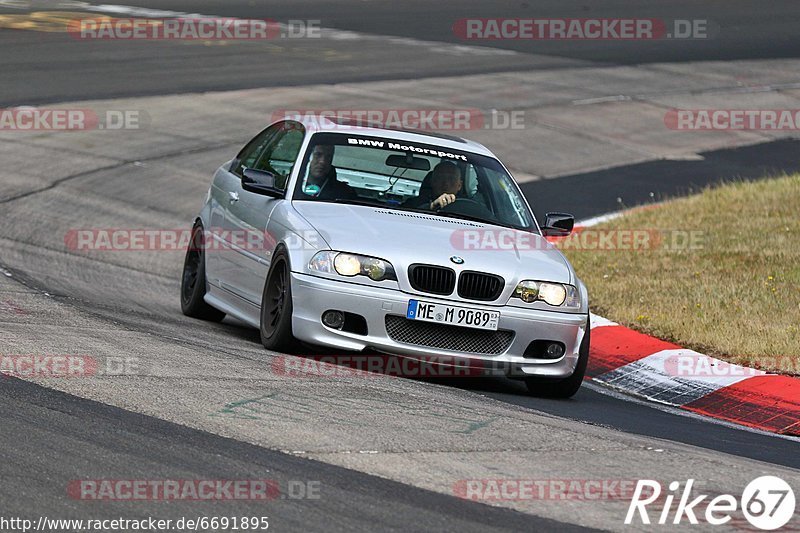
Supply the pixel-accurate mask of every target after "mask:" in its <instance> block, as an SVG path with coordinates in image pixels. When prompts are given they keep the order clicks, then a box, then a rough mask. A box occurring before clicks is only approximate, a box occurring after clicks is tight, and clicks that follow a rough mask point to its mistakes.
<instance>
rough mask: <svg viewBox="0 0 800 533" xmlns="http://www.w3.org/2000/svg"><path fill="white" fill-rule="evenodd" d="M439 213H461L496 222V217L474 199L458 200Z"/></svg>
mask: <svg viewBox="0 0 800 533" xmlns="http://www.w3.org/2000/svg"><path fill="white" fill-rule="evenodd" d="M439 211H444V212H445V213H460V214H462V215H469V216H474V217H480V218H485V219H488V220H494V219H495V216H494V213H492V212H491V211H490V210H489V209H488V208H487V207H486V206H485V205H483V204H482V203H480V202H479V201H477V200H473V199H472V198H456V200H455V201H454V202H453V203H452V204H447V205H446V206H444V207H443V208H441V209H440V210H439Z"/></svg>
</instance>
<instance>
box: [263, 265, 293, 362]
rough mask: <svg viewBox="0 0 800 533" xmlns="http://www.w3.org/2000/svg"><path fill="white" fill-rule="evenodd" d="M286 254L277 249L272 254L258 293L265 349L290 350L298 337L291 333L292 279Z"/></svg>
mask: <svg viewBox="0 0 800 533" xmlns="http://www.w3.org/2000/svg"><path fill="white" fill-rule="evenodd" d="M291 279H292V277H291V271H290V269H289V258H288V257H287V255H286V252H285V251H283V250H280V251H278V252H276V253H275V255H274V256H273V258H272V264H271V265H270V267H269V274H267V281H266V282H265V283H264V293H263V294H262V296H261V327H260V328H259V329H260V330H261V344H263V345H264V348H266V349H268V350H273V351H276V352H291V351H292V350H293V349H294V348H295V347H296V346H297V341H296V340H295V338H294V335H292V283H291Z"/></svg>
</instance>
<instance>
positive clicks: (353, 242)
mask: <svg viewBox="0 0 800 533" xmlns="http://www.w3.org/2000/svg"><path fill="white" fill-rule="evenodd" d="M293 207H294V208H295V210H296V211H297V212H298V213H300V215H301V216H302V217H303V218H305V219H306V220H307V221H308V222H309V224H311V225H312V226H313V227H314V229H315V230H316V231H317V232H319V234H320V235H321V236H322V238H323V239H324V240H325V241H326V242H327V243H328V245H329V246H330V247H331V249H332V250H339V251H344V252H352V253H358V254H363V255H369V256H373V257H378V258H381V259H385V260H387V261H389V262H390V263H392V265H393V266H394V268H395V270H396V271H398V274H400V272H403V273H404V272H405V271H406V269H407V268H408V266H409V265H411V264H413V263H425V264H432V265H442V266H447V267H449V268H452V269H454V270H456V271H459V270H474V271H479V272H488V273H492V274H498V275H500V276H502V277H503V278H504V279H505V280H506V283H508V284H513V285H514V286H516V283H517V282H518V281H520V280H523V279H534V280H540V281H554V282H560V283H574V279H573V276H572V270H571V268H570V266H569V263H568V262H567V260H566V259H565V258H564V256H563V255H562V254H561V252H560V251H559V250H558V249H556V248H555V247H554V246H553V245H552V244H550V243H548V242H547V241H546V239H544V238H543V237H541V236H540V235H537V234H534V233H531V232H527V231H519V230H514V229H510V228H504V227H501V226H494V225H490V224H482V223H477V222H472V221H467V220H459V219H455V218H443V217H437V216H433V215H428V214H425V213H416V212H410V211H399V210H392V209H384V208H379V207H368V206H358V205H348V204H335V203H326V202H310V201H309V202H306V201H301V202H293ZM451 258H460V259H463V263H462V264H456V263H455V262H454V261H452V260H451ZM456 261H458V259H456ZM403 277H405V276H403Z"/></svg>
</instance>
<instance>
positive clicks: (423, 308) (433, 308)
mask: <svg viewBox="0 0 800 533" xmlns="http://www.w3.org/2000/svg"><path fill="white" fill-rule="evenodd" d="M406 318H408V319H409V320H422V321H423V322H437V323H439V324H452V325H453V326H464V327H466V328H475V329H490V330H492V331H496V330H497V323H498V322H499V321H500V311H482V310H480V309H470V308H469V307H458V306H455V305H444V304H434V303H431V302H420V301H419V300H409V302H408V310H407V311H406Z"/></svg>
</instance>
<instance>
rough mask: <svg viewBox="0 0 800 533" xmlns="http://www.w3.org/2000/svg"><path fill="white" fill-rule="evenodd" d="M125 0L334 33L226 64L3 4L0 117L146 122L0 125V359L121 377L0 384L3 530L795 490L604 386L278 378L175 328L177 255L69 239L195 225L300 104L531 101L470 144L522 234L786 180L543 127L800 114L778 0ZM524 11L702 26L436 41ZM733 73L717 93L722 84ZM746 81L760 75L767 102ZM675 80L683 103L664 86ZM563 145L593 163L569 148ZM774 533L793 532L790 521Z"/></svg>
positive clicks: (345, 527) (207, 49) (794, 455)
mask: <svg viewBox="0 0 800 533" xmlns="http://www.w3.org/2000/svg"><path fill="white" fill-rule="evenodd" d="M94 3H95V4H99V3H97V2H94ZM124 4H125V5H126V6H139V7H142V8H153V9H159V10H172V11H178V12H185V13H190V14H191V13H200V14H206V15H217V16H230V17H240V18H271V19H276V20H278V21H286V20H289V19H297V20H309V19H314V20H320V21H321V26H322V27H323V28H325V29H326V30H325V32H326V33H325V34H324V36H323V38H321V39H297V40H289V39H286V40H278V41H276V42H274V43H235V42H234V43H228V44H225V45H222V44H219V43H198V42H191V43H189V42H155V43H153V42H148V43H143V42H103V41H98V42H81V41H78V40H76V39H74V38H72V37H70V36H69V35H67V34H66V33H64V32H63V31H49V30H48V31H45V30H44V29H43V28H45V27H46V24H45V23H43V22H41V21H43V20H47V21H52V20H53V17H54V15H53V14H52V13H54V12H59V11H63V12H65V13H87V11H86V6H85V4H80V3H73V4H70V5H69V6H64V5H59V3H58V2H56V1H47V2H44V1H42V2H35V1H34V2H17V1H5V2H4V1H0V49H2V50H3V52H4V53H3V54H0V69H1V70H0V72H2V74H0V108H5V107H11V106H18V105H38V104H45V103H47V104H53V105H54V106H56V107H57V106H58V105H62V106H63V107H77V108H81V107H92V108H97V109H136V110H139V111H143V112H144V113H143V116H146V119H147V120H146V124H145V125H146V128H145V129H143V130H139V131H119V132H101V131H89V132H24V133H21V132H3V131H0V163H2V167H0V355H3V354H7V355H8V354H80V355H86V356H91V357H93V358H96V359H97V360H98V361H100V362H102V364H103V365H106V367H107V366H108V365H110V364H111V363H115V362H116V363H119V362H120V361H122V362H129V363H131V368H130V369H129V370H130V372H127V371H120V372H118V373H113V372H105V373H102V375H98V376H94V377H92V378H90V379H80V378H72V379H37V380H35V382H32V381H22V380H19V379H16V378H10V377H3V378H2V379H0V428H2V429H0V477H1V479H2V480H3V483H2V484H1V485H0V516H2V517H25V518H30V519H33V520H36V519H37V518H38V517H41V516H47V517H49V518H76V519H88V518H113V517H119V516H121V517H130V518H134V517H139V518H145V517H157V518H164V519H166V518H170V519H174V520H177V519H179V518H181V517H192V518H195V517H198V516H269V521H270V529H275V530H277V531H383V530H387V531H494V530H497V531H506V530H509V531H525V530H529V531H571V530H573V529H574V530H578V529H583V528H589V529H605V530H622V529H625V526H624V524H623V519H624V517H625V512H626V510H627V504H628V500H626V499H625V498H609V499H607V500H597V501H581V500H559V499H543V500H536V499H524V498H510V499H508V500H505V501H496V500H490V501H472V500H468V499H464V498H461V497H459V489H458V487H462V486H463V485H464V483H465V481H466V480H477V479H482V480H486V479H502V478H508V479H540V480H617V481H619V480H631V479H633V480H635V479H644V478H647V479H655V480H661V481H662V482H665V483H668V482H669V481H672V480H679V481H681V482H684V481H685V480H687V479H689V478H693V479H695V480H697V485H698V486H699V488H700V490H702V491H705V493H708V494H723V493H731V494H741V491H742V489H743V488H744V486H745V485H746V484H747V483H748V482H749V481H751V480H752V479H754V478H756V477H758V476H760V475H767V474H774V475H777V476H780V477H782V478H783V479H785V480H787V481H788V482H790V483H792V484H794V486H795V487H800V483H798V482H800V471H798V469H800V453H798V442H797V440H795V439H790V438H782V437H777V436H773V435H769V434H765V433H760V432H755V431H750V430H745V429H742V428H738V427H732V426H729V425H723V424H720V423H716V422H714V421H711V420H708V419H704V418H701V417H689V416H686V415H685V414H681V413H677V412H674V411H670V410H666V409H662V408H659V407H657V406H653V405H650V404H645V403H642V402H638V401H634V400H632V399H630V398H625V397H621V396H619V395H617V394H614V393H612V392H610V391H608V390H604V389H602V388H600V387H598V386H595V385H586V386H584V387H583V388H582V389H581V391H580V392H579V393H578V394H577V395H576V396H575V397H574V398H572V399H571V400H568V401H556V400H544V399H539V398H534V397H530V396H527V395H526V394H525V392H524V386H523V385H522V384H521V383H518V382H514V381H510V380H506V379H501V378H492V379H489V378H482V379H466V378H465V379H460V380H440V379H438V380H437V379H433V380H413V379H400V378H392V377H388V376H382V375H377V376H375V377H371V378H364V377H345V378H336V379H326V378H293V377H286V376H281V375H279V374H277V373H276V372H274V369H275V368H277V367H276V362H280V361H284V360H285V358H286V357H287V355H285V354H277V353H272V352H267V351H265V350H264V349H263V347H262V346H261V344H260V341H259V337H258V332H257V331H253V330H250V329H248V328H245V327H243V326H242V325H241V324H239V323H237V322H236V321H234V320H231V319H226V320H225V321H224V322H223V323H221V324H207V323H203V322H199V321H196V320H192V319H189V318H187V317H185V316H183V315H182V314H181V312H180V305H179V298H178V296H179V286H180V273H181V266H182V259H183V254H182V252H180V251H169V252H163V251H145V252H111V253H103V252H81V251H76V250H74V249H70V248H69V246H68V245H66V244H65V235H66V234H67V233H68V232H69V231H70V230H74V229H78V228H145V227H148V228H167V229H176V230H177V229H187V228H189V227H190V225H191V221H192V220H193V217H194V216H195V215H196V213H197V211H198V209H199V207H200V206H201V204H202V201H203V198H204V195H205V193H206V190H207V188H208V184H209V182H210V178H211V175H212V173H213V171H214V170H215V169H216V167H217V166H218V165H219V164H221V163H222V162H224V161H225V160H227V159H229V158H230V157H232V156H233V155H234V154H235V152H236V151H237V150H238V148H239V147H240V146H241V145H242V144H243V143H244V142H246V141H247V140H248V139H249V138H251V137H252V135H253V134H254V133H255V132H256V131H258V129H259V128H260V127H262V126H263V125H265V124H266V123H267V122H268V119H269V113H270V111H271V110H272V109H280V108H287V107H290V106H293V105H294V106H304V107H307V108H315V107H317V108H318V107H321V106H326V105H328V106H336V105H340V106H341V107H344V108H347V107H350V108H353V107H356V106H369V105H373V106H378V107H379V108H385V107H390V106H391V105H396V106H399V107H409V106H414V105H420V102H432V103H438V102H442V101H448V102H462V101H463V105H465V106H478V107H481V108H495V107H497V108H506V107H508V108H514V107H515V106H516V105H517V104H518V102H517V101H516V100H514V99H515V98H529V99H530V102H525V103H524V105H523V104H522V103H520V104H519V105H520V106H521V107H523V108H525V109H528V110H530V109H533V113H534V116H536V117H537V118H536V120H535V121H534V122H533V123H532V126H531V127H530V128H529V129H526V130H524V131H522V132H507V131H506V132H502V133H497V134H496V135H495V133H494V132H487V131H479V132H475V135H476V136H477V137H479V139H478V140H479V141H480V142H482V143H484V144H486V145H487V146H488V147H489V148H490V149H493V150H495V149H497V151H498V153H499V154H500V156H501V158H502V159H503V160H504V161H505V162H506V163H507V164H508V165H509V168H511V169H512V170H514V171H519V173H520V175H521V176H524V179H521V181H522V182H523V183H522V188H523V190H524V192H525V194H526V196H527V197H528V198H529V199H530V201H531V203H532V205H533V206H534V209H535V211H536V213H537V215H539V216H541V214H542V213H543V212H545V211H554V210H556V211H567V212H573V213H574V214H575V215H576V216H577V217H578V218H579V219H581V218H587V217H591V216H596V215H601V214H604V213H607V212H610V211H613V210H615V209H618V208H619V207H621V206H629V205H638V204H642V203H647V202H651V201H656V200H659V199H661V198H665V197H669V196H674V195H681V194H687V193H690V192H692V191H695V190H697V189H698V188H699V187H702V186H704V185H706V184H708V183H714V182H717V181H719V180H724V179H731V178H742V179H758V178H760V177H762V176H763V175H765V174H775V173H780V172H794V171H798V170H799V169H800V163H798V159H797V154H798V153H800V152H798V140H797V138H796V137H795V135H794V134H793V133H789V134H785V135H780V136H778V135H776V136H768V135H763V136H758V135H755V134H750V133H747V134H742V135H739V134H731V135H729V136H719V137H717V138H714V139H713V140H708V139H709V137H706V138H704V139H702V140H698V141H697V142H696V143H695V140H694V139H693V138H689V140H687V141H682V142H681V144H680V146H677V145H669V146H665V143H662V142H660V140H659V138H658V137H657V135H660V133H658V134H654V135H653V138H649V137H648V135H647V134H642V135H640V137H642V138H645V137H647V140H646V141H642V144H636V143H633V142H631V138H628V137H624V138H613V137H614V136H613V135H606V134H601V133H596V134H595V133H581V135H582V136H581V137H578V136H576V135H573V134H574V128H573V125H572V124H568V123H567V121H568V118H564V119H563V120H564V122H563V123H562V122H558V120H560V115H559V116H558V117H555V116H556V115H558V113H555V112H554V111H553V110H554V109H567V108H569V109H574V108H575V103H576V102H578V101H581V102H583V101H586V102H589V101H592V102H593V101H594V99H595V98H596V97H601V98H602V97H607V96H608V97H612V96H616V95H620V94H623V95H624V96H625V98H620V99H619V101H620V102H630V105H631V106H632V107H631V108H632V109H635V110H637V111H636V114H632V115H631V119H630V120H631V121H637V120H642V121H643V120H644V118H642V117H646V116H656V117H657V119H658V120H660V117H661V114H662V113H663V110H664V109H668V108H669V107H670V106H672V105H675V104H674V102H673V101H672V100H671V99H674V98H679V97H683V95H684V93H680V91H681V90H683V89H684V88H686V92H685V95H686V98H696V99H697V100H698V101H703V100H702V99H703V98H713V95H715V94H722V95H723V96H721V97H719V98H722V102H723V104H721V106H722V107H724V106H725V104H724V102H725V101H726V100H725V98H726V97H727V96H726V95H730V96H729V97H730V98H731V99H733V98H748V99H750V98H759V97H762V96H763V97H765V98H773V99H774V102H779V103H774V104H773V107H779V106H781V105H783V106H788V105H791V104H787V103H785V102H786V101H790V102H800V100H797V99H796V98H798V94H797V91H798V88H800V74H797V72H800V71H798V70H797V69H795V68H794V67H795V66H796V65H795V63H792V61H794V60H795V59H796V58H798V57H799V56H800V37H798V36H797V32H796V23H795V22H796V20H797V17H798V16H800V5H798V4H797V3H796V2H790V1H779V2H773V3H770V4H769V8H766V7H765V5H764V4H762V3H759V2H754V1H750V2H748V1H744V0H735V1H729V2H724V3H723V2H709V3H705V4H701V3H698V2H692V1H668V2H665V1H660V2H657V1H646V2H640V1H632V0H624V1H617V2H613V3H604V5H603V6H600V5H597V6H595V5H594V4H593V3H589V2H564V1H559V2H555V1H549V0H548V1H544V2H536V1H534V0H530V1H517V2H477V1H472V0H457V1H454V2H440V3H435V2H421V1H416V0H414V1H408V2H389V1H372V0H368V1H362V0H345V1H337V2H335V3H334V2H327V1H323V0H309V1H296V2H273V1H262V0H253V1H242V0H231V1H221V0H205V1H194V2H190V1H184V0H163V1H155V0H151V1H147V0H131V1H126V2H124ZM34 13H48V14H46V15H41V16H40V18H39V19H38V20H39V22H38V23H36V24H41V25H38V26H37V25H36V24H34V29H19V25H21V24H23V25H24V24H25V21H30V20H32V19H31V16H32V15H31V14H34ZM777 13H780V15H776V14H777ZM526 16H528V17H530V16H536V17H567V18H569V17H598V18H602V17H634V16H638V17H654V18H664V19H670V20H671V19H694V18H706V19H709V20H711V21H713V22H714V24H715V27H716V28H718V31H719V34H718V35H717V36H716V37H715V38H713V39H708V40H704V41H697V40H687V41H680V42H664V41H659V42H644V43H643V42H639V43H624V42H605V41H602V42H595V43H581V42H577V43H576V42H568V41H567V42H556V41H551V42H536V43H533V44H532V43H530V42H525V41H486V42H479V43H476V42H465V41H463V40H459V39H458V38H456V37H455V36H454V35H453V32H452V26H453V23H454V21H456V20H458V19H461V18H465V17H526ZM25 17H28V18H25ZM48 24H49V23H48ZM728 62H730V63H731V64H732V65H734V66H735V67H736V68H735V69H734V68H733V67H731V70H736V74H731V73H730V72H728V71H726V70H725V69H726V68H727V67H726V66H725V65H726V64H727V63H728ZM696 65H702V67H701V68H698V67H697V66H696ZM739 65H741V74H739V70H738V69H739ZM764 65H766V66H764ZM598 72H600V73H601V75H597V73H598ZM582 73H592V74H586V76H589V77H586V76H584V75H582ZM617 73H619V76H620V77H619V78H614V79H612V78H613V77H614V76H616V75H617ZM765 73H768V74H769V75H770V76H771V77H770V81H769V83H767V82H764V83H759V82H758V81H757V80H758V78H757V76H760V75H766V74H765ZM606 74H608V76H606ZM528 76H530V77H528ZM683 76H685V78H683ZM736 76H739V78H737V79H738V80H739V81H738V82H736V83H734V84H733V85H731V83H730V80H731V79H734V78H736ZM748 76H752V77H748ZM676 78H680V79H676ZM494 79H497V80H500V81H497V82H496V83H497V86H496V87H495V86H493V85H492V83H493V82H492V80H494ZM669 79H672V80H673V81H674V83H675V86H674V87H664V86H663V83H665V82H664V80H669ZM531 80H532V81H531ZM637 80H646V81H641V87H642V88H641V90H640V89H639V86H638V85H637V88H636V89H635V90H634V89H631V95H632V96H631V95H628V94H627V93H624V90H625V89H624V88H625V87H626V86H629V85H636V83H639V81H637ZM649 80H653V81H652V82H651V81H649ZM754 80H756V81H754ZM528 83H531V85H528ZM334 84H335V85H334ZM506 84H507V86H506ZM615 84H618V85H615ZM648 84H651V85H652V87H656V89H653V90H650V89H652V87H650V86H649V85H648ZM528 87H529V89H528ZM687 87H688V88H687ZM756 87H758V89H756ZM540 89H541V90H540ZM573 89H574V93H573V92H571V91H572V90H573ZM773 89H774V91H773ZM527 90H530V93H531V94H530V95H527V93H525V91H527ZM648 91H649V92H648ZM770 91H773V92H770ZM511 93H515V94H511ZM679 93H680V95H679V96H676V95H678V94H679ZM518 94H523V95H524V96H518ZM443 95H446V98H445V96H443ZM709 95H711V96H709ZM470 98H472V100H471V99H470ZM502 99H507V100H508V102H510V103H508V105H504V101H502ZM539 99H541V101H540V100H539ZM395 101H396V102H397V103H396V104H392V102H395ZM692 101H694V100H692ZM731 101H733V100H731ZM747 101H748V102H753V101H754V100H747ZM76 102H78V103H76ZM337 102H342V103H341V104H337ZM376 102H377V103H376ZM614 102H616V100H615V101H614ZM737 102H738V101H737ZM590 105H591V104H590ZM605 105H617V104H615V103H609V104H606V103H602V104H600V106H605ZM619 105H627V104H619ZM751 105H754V104H752V103H751ZM718 106H720V104H718ZM698 107H699V106H698ZM796 107H798V108H800V103H797V104H796ZM645 108H647V109H645ZM587 109H588V106H587ZM593 109H594V108H593ZM537 110H538V111H537ZM654 110H655V111H654ZM603 112H605V111H603ZM537 113H538V114H537ZM648 114H649V115H648ZM565 116H566V115H565ZM587 116H588V115H587ZM602 116H603V117H605V116H606V115H602ZM543 117H544V118H543ZM554 117H555V118H554ZM581 120H583V119H581ZM587 120H589V119H587ZM592 120H594V118H592ZM465 136H467V137H470V136H471V134H470V133H469V132H466V133H465ZM512 136H518V137H519V136H521V137H522V138H523V139H524V141H515V140H513V139H512ZM526 136H530V139H535V141H534V140H530V141H529V137H526ZM610 138H613V139H612V140H611V141H609V139H610ZM548 139H552V145H549V144H547V143H548ZM575 139H579V141H580V142H581V143H584V142H585V143H586V147H585V149H584V148H581V149H580V150H577V149H576V150H575V151H574V152H572V151H570V150H572V149H573V148H574V147H575V146H576V144H574V143H577V142H579V141H576V140H575ZM571 143H572V144H571ZM604 143H606V144H604ZM529 144H530V146H533V147H534V148H533V149H534V152H533V155H531V154H530V153H529V152H530V150H531V148H530V146H529ZM695 144H696V146H695ZM662 149H663V150H665V152H664V153H662V152H661V151H660V150H662ZM697 154H700V155H697ZM583 161H585V164H584V163H583ZM615 161H619V163H615ZM590 290H591V288H590ZM300 355H302V354H300ZM123 366H124V364H123ZM253 478H258V479H261V478H264V479H269V480H272V481H274V482H275V483H277V485H279V486H280V488H281V490H282V491H283V492H282V493H281V496H280V497H277V498H275V499H273V500H270V501H266V502H260V501H259V502H253V501H221V502H211V503H209V502H165V501H158V500H146V501H129V502H108V501H86V500H81V499H76V498H74V497H73V495H72V494H71V493H70V492H69V489H68V487H70V483H71V482H74V481H75V480H81V479H138V480H164V479H183V480H186V479H215V480H236V479H253ZM309 484H310V485H309ZM301 485H302V486H305V487H309V486H318V487H319V497H318V498H313V497H306V498H303V497H297V498H292V497H291V489H290V487H292V486H301ZM659 509H660V508H659ZM734 522H735V523H736V524H738V525H741V522H736V521H734ZM733 525H735V524H729V526H733ZM789 525H790V526H793V527H794V528H797V527H800V523H798V521H797V518H795V519H794V521H793V522H792V523H790V524H789ZM745 526H746V523H745ZM639 527H642V526H641V525H640V526H639ZM684 527H685V524H684ZM0 529H1V528H0Z"/></svg>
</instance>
